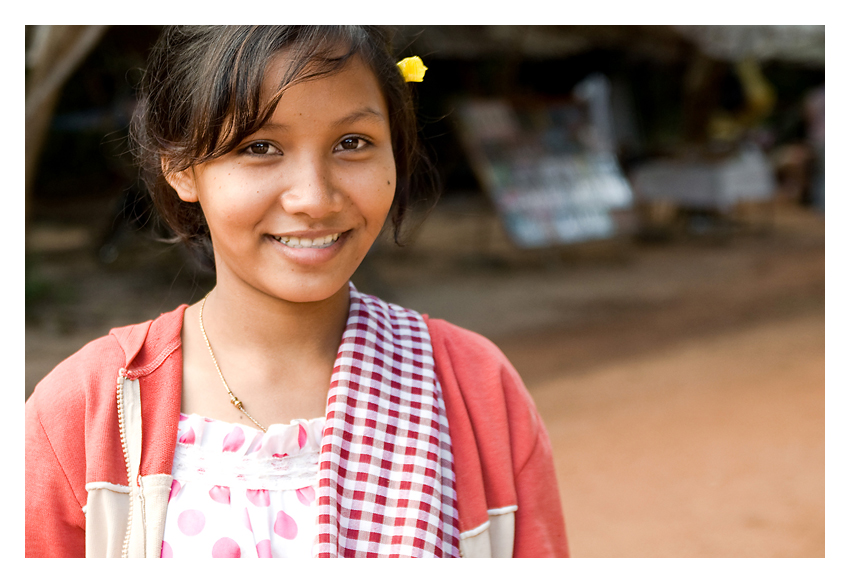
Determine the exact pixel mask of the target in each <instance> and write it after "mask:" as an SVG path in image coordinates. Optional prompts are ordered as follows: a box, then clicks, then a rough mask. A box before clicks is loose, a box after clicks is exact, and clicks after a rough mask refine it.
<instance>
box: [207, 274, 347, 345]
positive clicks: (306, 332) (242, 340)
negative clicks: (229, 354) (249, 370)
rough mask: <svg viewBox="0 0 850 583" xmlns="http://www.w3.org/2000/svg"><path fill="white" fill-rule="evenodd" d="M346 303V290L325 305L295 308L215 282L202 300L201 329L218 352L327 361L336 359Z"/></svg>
mask: <svg viewBox="0 0 850 583" xmlns="http://www.w3.org/2000/svg"><path fill="white" fill-rule="evenodd" d="M348 302H349V294H348V286H347V285H346V286H344V287H343V288H341V289H340V290H339V291H338V292H337V293H335V294H334V295H333V296H331V297H329V298H327V299H326V300H322V301H319V302H309V303H296V302H288V301H286V300H282V299H280V298H275V297H273V296H270V295H268V294H265V293H263V292H260V291H259V290H256V289H253V288H252V289H244V287H242V286H228V285H227V284H226V283H224V284H222V283H219V284H217V285H216V287H215V288H214V289H213V290H212V292H211V293H210V294H209V296H208V298H207V300H206V305H205V307H204V315H203V317H204V326H205V328H206V330H207V334H208V335H209V336H210V337H213V338H215V339H216V345H217V346H218V347H220V350H228V351H231V350H235V351H238V352H250V353H253V354H255V355H265V354H268V355H271V356H273V357H274V358H277V359H280V358H281V357H282V356H284V355H286V356H288V358H286V360H289V359H291V358H303V357H312V358H317V357H318V358H325V359H326V358H328V357H331V358H332V357H334V356H335V355H336V351H337V348H338V347H339V342H340V339H341V337H342V333H343V331H344V329H345V323H346V321H347V318H348ZM218 350H219V348H217V349H216V351H218Z"/></svg>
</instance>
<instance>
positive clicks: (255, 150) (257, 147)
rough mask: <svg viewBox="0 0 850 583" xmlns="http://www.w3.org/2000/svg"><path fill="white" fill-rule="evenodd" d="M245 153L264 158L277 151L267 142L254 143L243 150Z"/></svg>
mask: <svg viewBox="0 0 850 583" xmlns="http://www.w3.org/2000/svg"><path fill="white" fill-rule="evenodd" d="M245 151H246V152H247V153H249V154H253V155H255V156H266V155H268V154H275V153H277V152H278V149H277V148H275V147H274V146H272V145H271V144H270V143H268V142H254V143H253V144H250V145H249V146H248V147H247V148H245Z"/></svg>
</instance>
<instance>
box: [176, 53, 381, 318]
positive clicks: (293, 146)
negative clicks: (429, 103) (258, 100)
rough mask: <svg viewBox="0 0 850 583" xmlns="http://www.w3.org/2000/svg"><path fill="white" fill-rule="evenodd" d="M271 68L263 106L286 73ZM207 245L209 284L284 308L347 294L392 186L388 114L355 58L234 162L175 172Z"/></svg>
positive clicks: (318, 83)
mask: <svg viewBox="0 0 850 583" xmlns="http://www.w3.org/2000/svg"><path fill="white" fill-rule="evenodd" d="M286 63H287V61H286V57H285V54H281V55H279V56H278V57H276V58H275V59H273V60H272V61H271V62H270V64H269V68H268V71H267V74H266V81H265V83H264V85H263V98H264V99H268V98H269V97H270V96H271V95H272V93H273V92H274V90H275V89H276V88H277V81H278V79H280V77H281V74H282V72H283V70H284V67H285V66H286ZM169 183H170V184H171V185H172V186H173V187H174V189H175V190H176V191H177V193H178V195H179V196H180V198H181V199H182V200H184V201H187V202H199V203H200V205H201V208H202V209H203V211H204V215H205V217H206V220H207V223H208V225H209V228H210V233H211V235H212V242H213V249H214V252H215V263H216V272H217V273H216V276H217V285H219V286H231V287H233V286H235V287H236V288H239V289H242V290H257V291H259V292H261V293H263V294H267V295H269V296H273V297H276V298H280V299H284V300H287V301H291V302H315V301H322V300H325V299H328V298H330V297H331V296H333V295H334V294H337V293H346V294H347V287H346V284H347V282H348V280H349V278H350V277H351V275H352V274H353V273H354V271H355V269H356V268H357V266H358V265H360V262H361V261H362V260H363V258H364V257H365V256H366V252H367V251H368V250H369V248H370V247H371V246H372V243H373V242H374V241H375V238H376V237H377V236H378V234H379V233H380V231H381V228H382V226H383V224H384V221H385V219H386V217H387V213H388V212H389V209H390V206H391V205H392V202H393V196H394V193H395V184H396V172H395V160H394V157H393V150H392V143H391V136H390V123H389V115H388V113H387V106H386V103H385V100H384V97H383V95H382V93H381V90H380V87H379V86H378V82H377V80H376V78H375V76H374V74H373V73H372V72H371V70H369V69H368V67H367V66H366V65H364V64H363V62H362V61H361V60H360V59H359V58H353V59H352V60H350V61H349V62H348V64H347V65H346V66H345V68H343V69H342V70H340V71H339V72H338V73H335V74H333V75H331V76H328V77H322V78H319V79H315V80H310V81H306V82H302V83H298V84H296V85H293V86H291V87H290V88H288V89H287V90H286V92H285V93H284V94H283V98H282V99H281V100H280V102H279V104H278V106H277V108H276V109H275V111H274V114H273V115H272V117H271V118H270V120H269V122H268V123H267V124H266V125H265V126H264V127H263V128H262V129H261V130H260V131H258V132H257V133H255V134H254V135H252V136H250V137H248V138H247V139H246V140H244V141H243V142H242V143H241V144H240V145H239V147H237V148H236V149H235V150H233V151H232V152H229V153H228V154H225V155H224V156H221V157H219V158H216V159H214V160H212V161H210V162H207V163H204V164H201V165H198V166H195V167H194V168H190V169H189V170H187V171H185V172H181V173H178V174H174V175H172V176H171V177H170V178H169Z"/></svg>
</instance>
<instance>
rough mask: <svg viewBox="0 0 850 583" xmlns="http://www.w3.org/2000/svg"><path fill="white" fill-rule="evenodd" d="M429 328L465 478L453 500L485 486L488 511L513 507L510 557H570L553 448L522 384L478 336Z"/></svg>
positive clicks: (433, 323)
mask: <svg viewBox="0 0 850 583" xmlns="http://www.w3.org/2000/svg"><path fill="white" fill-rule="evenodd" d="M428 325H429V329H430V330H431V337H432V344H433V345H434V358H435V361H436V365H437V374H438V376H439V377H440V381H441V384H443V385H444V387H443V389H444V393H445V394H444V397H445V398H446V407H447V409H448V411H447V413H448V414H449V431H450V432H451V433H452V440H453V443H452V448H453V449H458V450H459V451H456V455H455V457H456V462H457V461H460V462H463V463H464V467H463V468H457V475H458V479H465V480H466V483H465V484H464V488H462V490H463V491H462V492H461V491H459V492H458V495H459V496H460V495H461V494H463V495H464V496H466V498H467V499H466V500H464V502H467V503H468V502H469V496H470V495H472V496H475V492H477V491H478V490H479V488H482V487H483V495H484V496H485V497H486V508H489V509H492V508H500V507H503V506H505V505H510V504H513V503H515V504H516V507H517V510H516V513H515V515H514V521H515V522H514V547H513V556H514V557H567V556H568V548H567V538H566V530H565V528H564V518H563V512H562V510H561V501H560V494H559V490H558V484H557V478H556V475H555V466H554V460H553V455H552V447H551V444H550V442H549V437H548V434H547V433H546V428H545V426H544V425H543V421H542V419H541V418H540V415H539V413H538V411H537V408H536V407H535V405H534V401H533V400H532V398H531V396H530V395H529V393H528V390H527V389H526V388H525V385H524V384H523V382H522V379H521V378H520V376H519V374H518V373H517V372H516V369H514V367H513V366H512V365H511V363H510V362H509V361H508V359H507V358H506V357H505V355H504V354H503V353H502V352H501V351H500V350H499V349H498V348H497V347H496V346H495V345H494V344H493V343H492V342H490V341H489V340H487V339H486V338H484V337H483V336H480V335H479V334H475V333H474V332H470V331H468V330H464V329H462V328H459V327H457V326H454V325H452V324H449V323H447V322H445V321H442V320H433V319H429V320H428ZM446 381H447V382H446ZM451 409H454V410H451ZM461 410H463V411H461ZM461 413H462V414H461ZM458 419H460V420H462V421H465V422H466V424H468V425H470V427H469V429H468V431H466V432H465V433H464V434H463V435H459V436H458V437H463V440H462V441H461V442H459V443H457V444H455V443H454V436H455V433H456V432H455V429H457V428H454V427H452V423H453V420H455V421H456V420H458ZM507 452H510V455H506V453H507ZM472 462H475V463H472ZM466 465H469V466H474V467H475V468H477V469H478V470H479V471H480V474H481V475H480V476H469V475H466V474H470V471H469V468H467V467H466ZM505 474H508V475H510V474H513V476H512V477H513V480H509V481H507V482H506V480H505ZM464 476H465V478H464ZM471 478H474V480H473V481H474V482H475V484H473V483H472V482H470V479H471ZM479 484H480V485H479ZM470 485H472V488H471V494H470V492H468V491H467V490H470V488H467V486H470ZM459 503H460V500H459ZM459 505H460V504H459ZM467 505H469V504H467ZM459 509H460V510H461V511H463V510H464V509H462V508H459ZM462 513H463V512H462ZM484 516H485V517H486V513H485V515H484ZM474 522H475V521H474Z"/></svg>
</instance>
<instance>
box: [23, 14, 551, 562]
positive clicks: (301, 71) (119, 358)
mask: <svg viewBox="0 0 850 583" xmlns="http://www.w3.org/2000/svg"><path fill="white" fill-rule="evenodd" d="M411 103H412V101H411V96H410V93H409V88H408V86H407V85H406V84H405V77H404V76H403V73H402V71H401V70H400V68H399V67H397V66H396V63H395V59H393V58H391V56H390V54H389V52H388V50H387V41H386V39H385V37H384V36H383V33H382V32H381V31H380V30H377V29H373V28H360V27H286V26H266V27H257V26H254V27H248V26H234V27H191V28H171V29H168V30H166V31H165V32H164V34H163V36H162V38H161V39H160V41H159V42H158V44H157V46H156V47H155V48H154V50H153V53H152V56H151V58H150V62H149V67H148V70H147V72H146V78H145V80H144V82H143V87H142V99H141V102H140V105H139V109H138V112H137V116H136V121H135V124H134V132H133V133H134V137H135V139H136V141H137V143H138V146H139V156H140V160H141V163H142V166H143V169H144V170H145V171H146V172H147V175H148V179H149V180H148V182H149V186H150V189H151V194H152V196H153V200H154V202H155V204H156V207H157V209H158V211H159V213H160V214H161V216H162V217H163V219H164V220H165V221H166V223H167V224H168V225H169V226H170V227H171V228H172V229H173V231H174V232H175V233H176V236H177V237H178V238H179V239H181V240H182V241H183V242H184V243H186V244H187V245H189V246H191V247H193V248H194V249H196V250H199V251H200V252H201V253H204V252H207V253H209V254H210V256H211V258H212V259H213V261H214V264H215V271H216V285H215V287H214V288H213V289H212V291H211V292H210V293H209V294H207V296H206V297H205V298H204V299H203V300H202V301H200V302H199V303H197V304H195V305H192V306H188V307H187V306H185V305H183V306H180V307H179V308H177V309H176V310H174V311H173V312H170V313H167V314H163V315H162V316H160V317H159V318H157V319H156V320H153V321H149V322H145V323H143V324H138V325H134V326H128V327H125V328H118V329H115V330H113V331H112V332H111V334H110V335H109V336H107V337H105V338H101V339H98V340H95V341H94V342H92V343H90V344H88V345H87V346H85V347H84V348H83V349H82V350H80V351H79V352H78V353H76V354H75V355H73V356H71V357H70V358H69V359H67V360H66V361H64V362H63V363H61V364H60V365H59V366H58V367H56V369H54V370H53V371H52V372H51V373H50V374H49V375H48V376H47V377H46V378H45V379H44V380H43V381H42V382H41V383H40V384H39V385H38V387H37V388H36V390H35V392H34V394H33V396H32V397H31V398H30V399H29V401H28V402H27V404H26V436H27V437H26V439H27V463H26V482H27V483H26V492H27V494H26V507H27V514H26V537H27V538H26V549H27V555H28V556H87V557H103V556H114V557H121V556H124V557H143V556H144V557H160V556H162V557H210V556H212V557H289V556H302V557H306V556H318V557H335V556H346V557H349V556H351V557H395V556H406V557H428V556H437V557H457V556H464V557H509V556H516V557H544V556H547V557H548V556H555V557H558V556H566V554H567V545H566V535H565V532H564V525H563V519H562V515H561V506H560V501H559V497H558V489H557V485H556V482H555V472H554V467H553V463H552V454H551V448H550V444H549V440H548V437H547V435H546V431H545V429H544V427H543V424H542V422H541V420H540V417H539V415H538V413H537V411H536V410H535V408H534V404H533V402H532V400H531V398H530V397H529V395H528V393H527V392H526V390H525V388H524V386H523V384H522V381H521V380H520V379H519V377H518V375H517V373H516V372H515V370H514V369H513V368H512V367H511V365H510V364H509V363H508V362H507V360H506V359H505V357H504V356H503V355H502V353H501V352H500V351H499V350H498V349H497V348H496V347H495V346H494V345H492V344H491V343H490V342H489V341H487V340H486V339H484V338H483V337H481V336H479V335H476V334H474V333H472V332H469V331H466V330H463V329H460V328H457V327H455V326H452V325H451V324H449V323H447V322H444V321H441V320H435V319H429V318H428V317H427V316H423V315H420V314H417V313H415V312H412V311H410V310H406V309H403V308H401V307H399V306H395V305H391V304H387V303H385V302H383V301H381V300H380V299H378V298H375V297H371V296H367V295H364V294H361V293H359V292H358V291H357V290H356V289H355V288H354V287H353V286H352V285H351V284H350V283H349V278H350V277H351V275H352V274H353V273H354V271H355V269H356V268H357V267H358V265H359V264H360V262H361V261H362V260H363V258H364V256H365V255H366V253H367V252H368V250H369V248H370V246H371V245H372V243H373V242H374V241H375V238H376V237H377V236H378V234H379V233H380V231H381V229H382V228H383V227H384V223H385V220H386V219H387V217H388V216H389V217H391V220H392V224H393V227H394V229H395V234H396V236H398V229H399V227H400V225H401V221H402V218H403V217H404V215H405V208H406V206H407V204H408V200H409V198H410V196H411V194H412V191H413V188H414V184H415V182H416V176H417V172H419V171H420V170H421V169H422V168H423V166H422V164H420V163H419V160H420V154H419V149H418V145H417V142H416V125H415V117H414V113H413V109H412V105H411Z"/></svg>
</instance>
